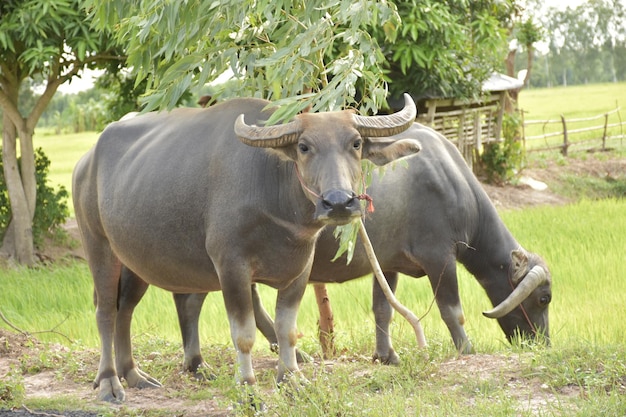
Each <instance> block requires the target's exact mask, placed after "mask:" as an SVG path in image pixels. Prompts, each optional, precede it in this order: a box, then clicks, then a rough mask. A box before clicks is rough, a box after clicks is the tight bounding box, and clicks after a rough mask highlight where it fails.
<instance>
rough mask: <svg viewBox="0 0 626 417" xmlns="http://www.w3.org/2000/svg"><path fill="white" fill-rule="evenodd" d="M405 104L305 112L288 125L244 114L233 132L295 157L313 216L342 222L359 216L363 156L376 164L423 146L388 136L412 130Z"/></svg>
mask: <svg viewBox="0 0 626 417" xmlns="http://www.w3.org/2000/svg"><path fill="white" fill-rule="evenodd" d="M404 99H405V106H404V108H403V109H402V110H400V111H399V112H397V113H394V114H391V115H385V116H370V117H366V116H359V115H356V114H354V113H352V112H350V111H340V112H327V113H303V114H299V115H298V116H296V118H295V119H294V120H293V121H291V122H289V123H286V124H283V125H276V126H263V127H259V126H250V125H247V124H246V123H245V122H244V115H240V116H239V118H238V119H237V121H236V123H235V133H236V134H237V136H238V137H239V139H240V140H241V141H242V142H243V143H245V144H247V145H250V146H256V147H263V148H271V149H272V150H273V151H274V152H276V153H278V154H279V155H280V156H281V158H283V159H287V160H290V161H293V162H294V164H295V165H294V174H293V175H294V176H297V177H298V178H299V180H300V183H301V186H302V189H303V191H304V193H305V194H306V196H307V198H308V199H309V200H311V201H312V202H313V203H314V204H315V207H316V209H315V219H316V220H319V221H321V222H323V223H326V224H335V225H341V224H346V223H349V222H350V221H352V220H353V219H355V218H358V217H360V216H361V204H360V203H359V199H358V197H359V195H358V194H359V193H357V191H356V190H358V189H359V188H360V187H361V186H362V181H363V180H362V170H361V160H362V159H368V160H370V161H372V162H373V163H375V164H376V165H384V164H387V163H388V162H391V161H393V160H396V159H399V158H403V157H405V156H409V155H413V154H415V153H417V152H419V150H420V149H421V147H420V144H419V142H418V141H417V140H415V139H396V138H391V137H390V136H392V135H396V134H399V133H401V132H403V131H404V130H406V129H408V128H409V127H410V126H411V125H412V124H413V122H414V120H415V115H416V108H415V103H414V102H413V100H412V99H411V97H410V96H409V95H408V94H405V95H404Z"/></svg>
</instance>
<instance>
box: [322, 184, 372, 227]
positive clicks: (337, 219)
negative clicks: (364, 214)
mask: <svg viewBox="0 0 626 417" xmlns="http://www.w3.org/2000/svg"><path fill="white" fill-rule="evenodd" d="M359 217H361V203H360V202H359V199H358V198H357V196H356V194H354V193H352V192H346V191H343V190H332V191H329V192H327V193H324V194H322V196H321V198H320V199H319V200H318V201H317V204H316V205H315V219H317V220H319V221H322V222H324V223H326V224H333V225H344V224H348V223H350V222H351V221H353V220H355V219H357V218H359Z"/></svg>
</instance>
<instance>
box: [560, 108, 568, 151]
mask: <svg viewBox="0 0 626 417" xmlns="http://www.w3.org/2000/svg"><path fill="white" fill-rule="evenodd" d="M561 123H563V148H562V149H561V153H562V154H563V156H567V148H568V146H569V142H568V141H567V123H565V117H564V116H563V115H561Z"/></svg>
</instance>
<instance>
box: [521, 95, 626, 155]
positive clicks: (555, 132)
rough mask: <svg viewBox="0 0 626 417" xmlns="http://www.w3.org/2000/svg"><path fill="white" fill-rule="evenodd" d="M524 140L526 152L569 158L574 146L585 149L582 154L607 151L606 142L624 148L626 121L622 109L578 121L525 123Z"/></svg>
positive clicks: (527, 121) (561, 120) (561, 119)
mask: <svg viewBox="0 0 626 417" xmlns="http://www.w3.org/2000/svg"><path fill="white" fill-rule="evenodd" d="M523 117H524V111H523V110H522V118H523ZM595 123H597V124H595ZM529 131H530V133H533V134H532V135H530V136H527V132H529ZM538 131H540V132H541V133H537V132H538ZM522 136H523V139H524V148H525V149H526V151H527V152H528V151H544V150H551V149H559V150H560V151H561V153H562V154H563V155H565V156H567V154H568V152H569V150H570V148H571V147H574V146H575V147H576V148H577V149H578V148H582V149H579V150H606V149H607V146H609V145H607V142H610V141H614V140H619V141H620V144H621V143H622V141H623V140H624V139H626V121H624V120H622V116H621V114H620V108H619V107H617V108H615V109H614V110H611V111H609V112H606V113H603V114H599V115H597V116H593V117H585V118H579V119H566V118H565V117H564V116H561V118H560V120H524V121H523V131H522ZM540 141H543V143H540Z"/></svg>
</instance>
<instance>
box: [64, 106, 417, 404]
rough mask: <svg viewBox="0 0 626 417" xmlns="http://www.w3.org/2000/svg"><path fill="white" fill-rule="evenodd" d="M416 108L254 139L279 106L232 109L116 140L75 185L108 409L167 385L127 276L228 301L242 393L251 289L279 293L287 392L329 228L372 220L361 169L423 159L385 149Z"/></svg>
mask: <svg viewBox="0 0 626 417" xmlns="http://www.w3.org/2000/svg"><path fill="white" fill-rule="evenodd" d="M405 100H406V105H405V108H404V109H403V110H401V111H400V112H398V113H396V114H392V115H389V116H375V117H363V116H357V115H355V114H353V113H351V112H349V111H342V112H333V113H319V114H310V113H307V114H302V115H299V116H297V117H296V119H295V120H294V121H292V122H290V123H288V124H285V125H280V126H271V127H257V126H253V125H247V124H246V123H245V121H252V122H254V123H257V122H258V121H262V120H267V118H268V117H269V115H270V114H271V111H264V108H265V107H266V106H268V104H269V103H268V102H267V101H264V100H257V99H235V100H231V101H227V102H224V103H221V104H218V105H216V106H213V107H210V108H208V109H177V110H174V111H172V112H168V113H153V114H149V115H145V116H140V117H135V118H132V119H129V120H126V121H121V122H116V123H113V124H111V125H110V126H108V127H107V129H106V130H105V131H104V132H103V133H102V136H101V137H100V139H99V140H98V142H97V144H96V145H95V146H94V148H93V149H91V150H90V151H89V152H88V153H87V154H86V155H85V156H84V157H83V158H82V159H81V160H80V161H79V162H78V164H77V166H76V168H75V170H74V178H73V195H74V207H75V210H76V220H77V222H78V225H79V228H80V233H81V238H82V242H83V245H84V248H85V252H86V255H87V260H88V262H89V267H90V269H91V273H92V275H93V280H94V286H95V302H96V305H97V310H96V318H97V324H98V330H99V333H100V339H101V357H100V365H99V368H98V373H97V376H96V379H95V381H94V384H95V385H96V386H99V388H100V391H99V397H100V398H101V399H104V400H109V401H115V400H119V401H121V400H123V399H124V389H123V387H122V385H121V383H120V379H119V377H120V376H121V377H124V378H125V379H126V380H127V382H128V384H129V386H136V387H142V386H153V385H157V384H158V383H157V382H156V381H155V380H154V379H152V378H151V377H150V376H148V375H146V374H145V373H143V372H142V371H140V370H139V369H138V367H137V366H136V365H135V363H134V361H133V360H132V351H131V345H130V338H129V335H130V322H131V317H130V315H127V314H126V313H127V312H126V311H125V310H123V309H120V310H119V312H118V298H119V296H120V295H119V286H120V277H121V274H122V270H124V273H125V274H130V275H132V276H135V277H137V278H139V277H140V278H141V279H142V280H143V281H145V282H146V283H149V284H152V285H156V286H159V287H161V288H164V289H166V290H169V291H172V292H177V293H194V292H210V291H219V290H221V291H222V293H223V296H224V303H225V305H226V310H227V313H228V320H229V323H230V328H231V335H232V339H233V343H234V345H235V348H236V351H237V360H238V368H239V381H240V382H241V383H244V384H254V383H255V376H254V371H253V369H252V361H251V356H250V351H251V349H252V345H253V343H254V339H255V333H256V329H255V319H254V314H253V300H252V291H251V288H252V284H253V283H256V282H261V283H264V284H268V285H270V286H272V287H274V288H277V289H278V296H277V302H276V336H277V341H278V345H279V347H280V361H279V367H278V372H277V379H278V380H279V381H280V380H282V379H283V378H284V377H285V376H286V373H290V372H297V371H298V365H297V363H296V359H295V344H296V339H297V337H296V335H297V332H296V315H297V310H298V306H299V304H300V301H301V298H302V295H303V293H304V290H305V287H306V283H307V279H308V277H309V273H310V269H311V265H312V262H313V253H314V248H315V242H316V240H317V238H318V236H319V235H320V232H321V230H322V228H323V227H324V226H326V225H339V224H346V223H348V222H350V221H352V220H353V219H355V218H358V217H360V216H361V204H360V202H359V200H358V197H359V196H358V195H357V193H355V190H357V189H359V187H360V186H361V182H362V178H361V177H362V172H361V159H362V158H366V159H369V160H371V161H373V162H374V163H376V164H379V165H382V164H385V163H387V162H389V161H391V160H394V159H397V158H401V157H404V156H408V155H412V154H415V153H416V152H418V151H419V149H420V146H419V143H418V142H417V141H416V140H413V139H406V140H398V139H397V138H393V139H392V138H389V137H388V136H391V135H394V134H398V133H400V132H402V131H404V130H406V129H407V128H408V127H410V126H411V124H412V123H413V121H414V119H415V114H416V110H415V104H414V103H413V101H412V100H411V98H410V97H409V96H408V95H406V96H405ZM380 203H381V206H382V205H384V202H383V201H381V202H380ZM286 259H288V262H286V261H285V260H286ZM131 314H132V312H131ZM114 339H115V340H114ZM114 346H115V350H116V353H117V354H116V362H115V363H114V361H113V353H114V352H113V349H114Z"/></svg>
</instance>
